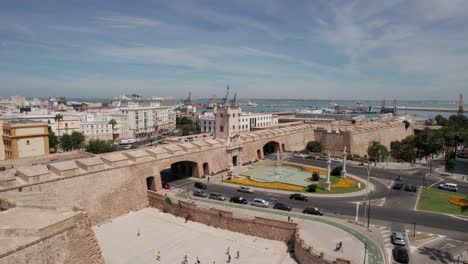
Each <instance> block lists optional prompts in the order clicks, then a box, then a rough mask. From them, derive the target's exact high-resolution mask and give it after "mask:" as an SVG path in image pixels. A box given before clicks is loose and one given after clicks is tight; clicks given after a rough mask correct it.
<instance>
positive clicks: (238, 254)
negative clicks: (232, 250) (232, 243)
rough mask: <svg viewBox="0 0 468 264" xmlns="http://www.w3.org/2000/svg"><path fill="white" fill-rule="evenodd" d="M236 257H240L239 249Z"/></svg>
mask: <svg viewBox="0 0 468 264" xmlns="http://www.w3.org/2000/svg"><path fill="white" fill-rule="evenodd" d="M236 258H237V259H239V258H240V252H239V250H237V254H236Z"/></svg>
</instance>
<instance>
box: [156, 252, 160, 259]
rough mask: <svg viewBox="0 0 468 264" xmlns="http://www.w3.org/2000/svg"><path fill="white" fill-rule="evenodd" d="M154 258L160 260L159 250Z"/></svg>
mask: <svg viewBox="0 0 468 264" xmlns="http://www.w3.org/2000/svg"><path fill="white" fill-rule="evenodd" d="M156 260H161V252H159V250H158V253H156Z"/></svg>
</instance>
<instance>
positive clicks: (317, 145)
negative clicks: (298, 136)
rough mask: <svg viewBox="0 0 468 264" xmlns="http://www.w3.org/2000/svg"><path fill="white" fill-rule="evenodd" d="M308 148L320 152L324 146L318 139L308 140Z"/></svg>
mask: <svg viewBox="0 0 468 264" xmlns="http://www.w3.org/2000/svg"><path fill="white" fill-rule="evenodd" d="M306 149H307V150H308V151H310V152H315V153H320V152H322V151H323V146H322V144H320V143H319V142H317V141H309V142H307V146H306Z"/></svg>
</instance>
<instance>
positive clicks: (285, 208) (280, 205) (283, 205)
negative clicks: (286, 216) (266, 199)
mask: <svg viewBox="0 0 468 264" xmlns="http://www.w3.org/2000/svg"><path fill="white" fill-rule="evenodd" d="M273 208H274V209H278V210H283V211H291V210H292V207H291V206H290V205H289V204H287V203H281V202H278V203H275V204H274V205H273Z"/></svg>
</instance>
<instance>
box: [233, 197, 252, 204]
mask: <svg viewBox="0 0 468 264" xmlns="http://www.w3.org/2000/svg"><path fill="white" fill-rule="evenodd" d="M229 202H231V203H238V204H247V203H248V202H247V200H246V199H245V198H244V197H242V196H234V197H231V199H229Z"/></svg>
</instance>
